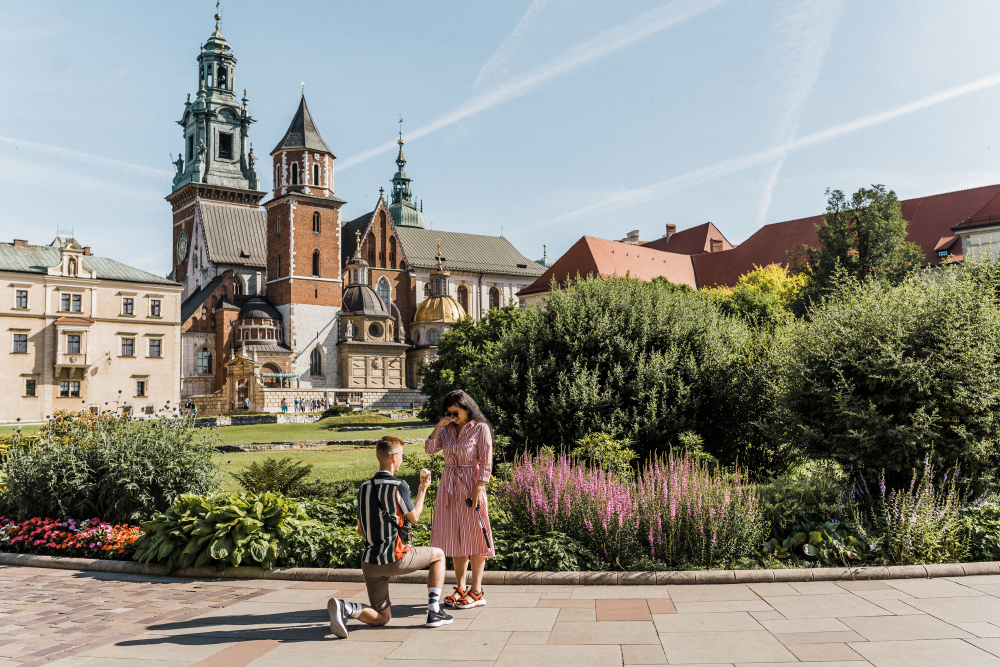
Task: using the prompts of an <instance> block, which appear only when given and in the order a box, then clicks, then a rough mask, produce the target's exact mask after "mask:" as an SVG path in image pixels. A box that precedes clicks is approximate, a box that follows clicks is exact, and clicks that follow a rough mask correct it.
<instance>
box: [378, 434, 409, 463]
mask: <svg viewBox="0 0 1000 667" xmlns="http://www.w3.org/2000/svg"><path fill="white" fill-rule="evenodd" d="M403 444H404V443H403V439H402V438H397V437H396V436H394V435H384V436H382V439H381V440H379V441H378V442H377V443H376V444H375V456H377V457H378V458H380V459H387V458H389V455H390V454H392V450H394V449H395V448H396V447H399V448H400V449H402V448H403Z"/></svg>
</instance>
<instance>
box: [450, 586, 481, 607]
mask: <svg viewBox="0 0 1000 667" xmlns="http://www.w3.org/2000/svg"><path fill="white" fill-rule="evenodd" d="M485 606H486V600H485V599H483V592H482V591H479V592H478V593H476V592H474V591H473V590H472V589H471V588H470V589H469V590H467V591H465V597H463V598H462V599H461V600H458V601H457V602H455V609H472V608H473V607H485Z"/></svg>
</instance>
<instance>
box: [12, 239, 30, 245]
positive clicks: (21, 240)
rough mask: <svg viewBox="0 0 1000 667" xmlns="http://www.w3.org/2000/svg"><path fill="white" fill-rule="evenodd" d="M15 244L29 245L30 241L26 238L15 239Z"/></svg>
mask: <svg viewBox="0 0 1000 667" xmlns="http://www.w3.org/2000/svg"><path fill="white" fill-rule="evenodd" d="M14 245H16V246H24V247H27V246H28V242H27V241H25V240H24V239H14Z"/></svg>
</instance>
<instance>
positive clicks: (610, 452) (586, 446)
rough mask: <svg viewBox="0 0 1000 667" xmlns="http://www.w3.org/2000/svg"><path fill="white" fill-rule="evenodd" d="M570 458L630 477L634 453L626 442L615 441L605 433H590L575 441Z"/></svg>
mask: <svg viewBox="0 0 1000 667" xmlns="http://www.w3.org/2000/svg"><path fill="white" fill-rule="evenodd" d="M570 456H572V457H573V458H574V459H576V460H578V461H582V462H584V463H587V464H589V465H591V466H595V467H598V468H603V469H605V470H609V471H611V472H613V473H614V474H616V475H619V476H622V477H631V476H632V473H633V472H634V471H633V470H632V461H633V460H635V458H636V453H635V452H633V451H632V449H631V448H630V447H629V442H628V440H615V439H614V438H612V437H611V436H610V435H609V434H607V433H591V434H590V435H587V436H585V437H583V438H580V439H579V440H577V441H576V447H575V448H574V449H573V450H572V451H571V452H570Z"/></svg>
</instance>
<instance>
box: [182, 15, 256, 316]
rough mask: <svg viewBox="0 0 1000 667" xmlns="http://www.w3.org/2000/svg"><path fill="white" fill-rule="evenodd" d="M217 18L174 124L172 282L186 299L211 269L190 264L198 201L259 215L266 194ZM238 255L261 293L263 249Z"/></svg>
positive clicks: (227, 214) (228, 214)
mask: <svg viewBox="0 0 1000 667" xmlns="http://www.w3.org/2000/svg"><path fill="white" fill-rule="evenodd" d="M220 19H221V17H220V16H219V15H218V14H216V15H215V30H214V31H213V32H212V34H211V35H210V36H209V38H208V40H207V41H206V42H205V43H204V44H203V45H202V47H201V53H200V54H199V55H198V92H197V93H196V95H195V99H194V101H191V95H190V94H189V95H188V99H187V102H185V104H184V114H183V116H182V117H181V119H180V120H179V121H177V123H178V124H179V125H180V126H181V127H182V128H184V129H183V141H184V148H183V150H182V151H181V153H180V155H178V156H177V160H176V161H175V162H174V167H175V171H176V173H175V175H174V182H173V187H172V191H171V193H170V194H169V195H168V196H167V198H166V199H167V201H168V202H170V204H171V206H172V207H173V247H174V261H173V278H174V280H177V281H178V282H180V283H182V284H184V286H185V289H184V296H185V298H186V297H187V296H188V295H189V294H190V293H191V292H192V291H193V290H194V289H195V287H196V286H197V285H196V283H197V284H200V282H202V281H200V280H199V279H200V278H201V276H196V275H195V274H196V273H197V272H204V271H208V270H209V269H210V267H209V266H208V264H210V263H211V262H209V261H198V266H194V263H195V262H193V261H192V259H193V258H194V257H196V256H197V255H196V254H195V253H193V252H192V251H193V250H195V249H197V248H198V246H199V245H204V243H201V244H200V243H199V242H200V241H204V239H200V238H199V234H198V230H196V227H197V225H196V218H197V217H198V214H199V213H200V212H201V211H199V208H200V204H201V202H202V201H208V202H213V203H217V204H220V205H224V206H226V207H238V208H239V209H242V210H244V211H245V210H246V209H253V210H257V209H258V207H259V206H260V202H261V200H262V199H263V198H264V194H265V193H264V192H260V191H258V189H257V188H258V187H259V185H258V177H257V172H256V171H255V169H254V162H255V161H256V157H255V156H254V154H253V149H252V148H251V147H250V146H249V143H248V140H249V131H250V124H251V123H253V122H254V120H253V118H251V117H250V114H249V113H248V112H247V96H246V90H244V91H243V98H242V99H241V100H240V99H237V97H236V56H235V55H233V52H232V49H231V48H230V46H229V43H228V42H227V41H226V40H225V38H224V37H223V36H222V32H221V31H220V29H219V21H220ZM220 210H221V209H220ZM222 215H223V217H233V218H234V219H238V218H240V217H241V215H240V213H238V212H236V211H222ZM243 245H245V244H243ZM202 249H203V250H204V248H202ZM242 250H243V251H244V252H243V253H242V254H239V255H238V257H240V258H241V259H242V260H249V261H248V262H242V261H238V262H236V264H249V265H251V266H255V267H256V268H257V270H258V272H260V273H261V278H260V280H257V285H256V289H255V290H254V292H259V291H261V290H260V282H261V280H262V279H263V271H262V270H263V268H264V264H265V261H264V260H265V257H264V256H263V253H262V249H260V248H257V249H256V250H257V254H259V255H260V256H259V257H253V252H252V251H251V249H250V248H249V247H247V248H242ZM212 254H213V255H215V256H216V257H218V256H220V253H218V252H215V253H212ZM244 255H245V256H244ZM204 259H206V260H207V259H209V258H208V257H207V255H206V257H205V258H204ZM230 263H232V262H230ZM211 277H214V276H209V279H211ZM248 285H249V284H248Z"/></svg>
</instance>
